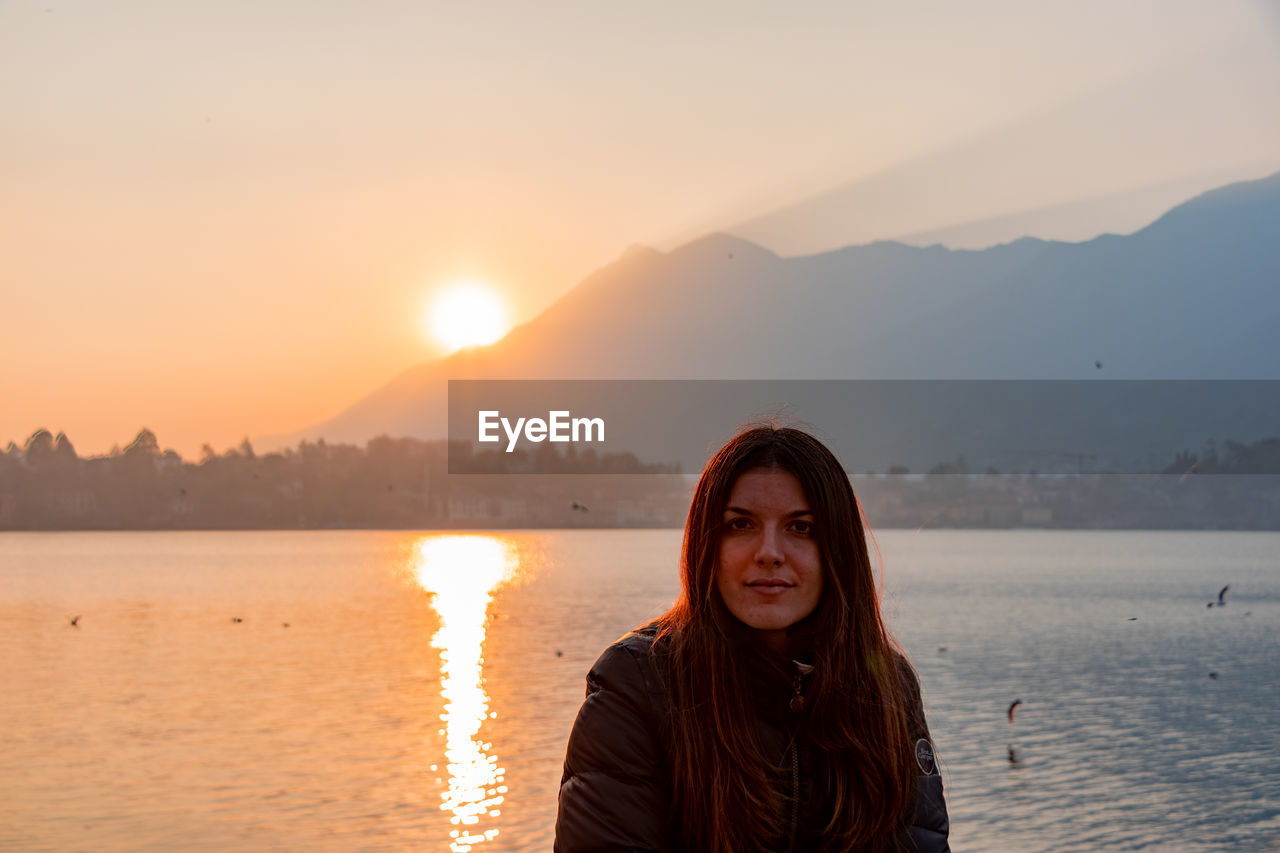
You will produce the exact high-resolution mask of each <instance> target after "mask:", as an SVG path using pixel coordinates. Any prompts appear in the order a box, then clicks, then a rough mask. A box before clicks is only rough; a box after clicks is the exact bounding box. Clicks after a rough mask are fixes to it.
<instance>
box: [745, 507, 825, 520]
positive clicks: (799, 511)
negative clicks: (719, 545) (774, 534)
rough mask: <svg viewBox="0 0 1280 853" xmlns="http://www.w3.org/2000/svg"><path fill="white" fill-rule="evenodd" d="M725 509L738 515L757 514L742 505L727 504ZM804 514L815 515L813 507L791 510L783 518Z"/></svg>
mask: <svg viewBox="0 0 1280 853" xmlns="http://www.w3.org/2000/svg"><path fill="white" fill-rule="evenodd" d="M724 511H725V512H736V513H737V514H738V515H755V513H754V512H752V511H751V510H749V509H743V508H742V507H737V506H727V507H725V508H724ZM802 515H813V510H811V509H797V510H792V511H791V512H789V513H787V514H786V515H784V516H783V518H798V517H799V516H802Z"/></svg>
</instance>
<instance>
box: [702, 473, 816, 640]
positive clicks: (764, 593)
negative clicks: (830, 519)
mask: <svg viewBox="0 0 1280 853" xmlns="http://www.w3.org/2000/svg"><path fill="white" fill-rule="evenodd" d="M722 521H723V525H722V527H721V533H720V548H719V555H718V560H717V563H716V588H717V589H718V590H719V591H720V597H721V598H722V599H723V600H724V603H725V606H726V607H728V608H729V612H730V613H732V614H733V615H734V616H736V617H737V618H738V621H740V622H742V623H743V624H744V625H746V626H747V627H749V628H754V629H755V630H756V631H758V632H759V633H760V634H761V636H762V637H763V639H764V640H765V642H767V643H768V644H769V645H770V647H772V648H774V649H776V650H778V651H780V652H784V653H787V652H790V651H792V650H791V649H788V648H787V631H788V629H790V628H791V627H792V626H793V625H795V624H796V623H797V622H799V621H801V620H802V619H804V618H805V617H806V616H808V615H809V614H810V613H812V612H813V611H814V608H816V607H817V606H818V602H819V601H821V600H822V557H821V555H820V554H819V553H818V543H817V541H816V540H815V539H814V530H813V512H812V511H811V510H810V507H809V501H808V500H807V499H806V498H805V495H804V489H802V488H801V487H800V481H799V480H797V479H796V478H795V477H794V476H793V475H792V474H789V473H788V472H786V471H783V470H780V469H777V468H752V469H751V470H750V471H747V472H746V473H744V474H742V475H741V476H740V477H738V479H737V482H735V483H734V484H733V489H732V490H731V491H730V492H729V500H728V502H727V503H726V505H725V510H724V518H723V519H722Z"/></svg>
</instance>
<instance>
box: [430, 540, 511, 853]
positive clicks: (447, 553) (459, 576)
mask: <svg viewBox="0 0 1280 853" xmlns="http://www.w3.org/2000/svg"><path fill="white" fill-rule="evenodd" d="M416 551H417V553H416V561H415V562H416V565H415V575H416V577H417V579H418V583H419V584H421V585H422V588H423V589H424V590H426V591H427V592H429V593H433V594H434V595H433V598H432V601H431V606H432V607H433V608H435V610H436V612H437V613H438V614H439V615H440V629H439V630H438V631H437V632H436V634H435V636H434V637H432V638H431V645H432V647H433V648H437V649H440V670H441V678H440V681H441V691H440V692H441V695H442V697H443V698H444V713H443V714H441V715H440V716H441V719H442V720H443V721H444V724H445V730H444V731H445V757H446V758H447V759H448V770H449V790H448V791H446V792H444V793H442V794H441V795H440V799H441V800H442V802H441V803H440V808H441V810H443V811H448V812H452V813H453V816H452V817H451V818H450V822H451V823H452V824H453V825H454V826H459V825H461V826H464V827H468V829H464V830H462V831H458V830H454V831H453V833H451V835H452V839H451V841H450V843H449V849H450V850H451V851H454V853H467V851H470V850H471V849H472V848H473V847H474V845H476V844H479V843H482V842H484V841H487V840H492V839H493V838H494V837H495V836H496V835H497V834H498V829H496V828H492V829H487V830H484V831H482V832H477V831H476V829H478V824H479V823H480V821H481V818H484V817H497V816H498V815H499V814H500V813H501V812H500V811H499V809H498V807H499V806H500V805H502V801H503V796H502V795H503V794H505V793H506V790H507V788H506V785H504V784H503V782H504V781H505V778H504V775H503V774H504V773H505V772H506V771H505V770H504V769H503V768H501V767H499V766H498V757H497V756H496V755H493V754H491V753H492V750H493V745H492V744H491V743H485V742H483V741H480V740H479V739H478V738H477V735H478V734H479V733H480V726H481V725H482V724H483V723H484V721H485V719H486V718H489V717H490V713H489V705H488V703H489V697H488V696H487V695H485V692H484V688H483V687H482V686H481V685H482V683H483V673H482V667H483V664H484V658H483V657H482V656H481V655H482V652H483V649H484V638H485V618H486V614H487V611H488V607H489V602H490V601H491V600H492V599H493V592H494V590H496V589H497V588H498V587H500V586H502V585H503V584H504V583H506V582H508V581H510V580H512V579H513V578H514V577H515V571H516V568H517V566H518V564H519V561H518V560H517V558H516V554H515V551H514V549H513V548H511V547H510V546H509V545H508V544H507V543H505V542H503V541H502V540H501V539H498V538H497V537H493V536H433V537H429V538H426V539H423V540H422V541H420V542H418V543H417V546H416ZM471 827H476V829H471Z"/></svg>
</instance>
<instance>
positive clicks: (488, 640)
mask: <svg viewBox="0 0 1280 853" xmlns="http://www.w3.org/2000/svg"><path fill="white" fill-rule="evenodd" d="M876 538H877V542H878V546H879V562H880V566H881V571H882V574H883V587H884V596H885V606H886V611H887V615H888V618H889V621H890V625H891V627H892V629H893V631H894V633H895V635H896V636H897V638H898V640H899V641H900V642H901V644H902V645H903V647H904V648H905V649H906V650H907V652H908V654H909V655H910V656H911V658H912V660H913V662H914V663H915V665H916V667H917V668H918V669H919V672H920V675H921V681H922V683H923V688H924V692H925V701H926V710H927V713H928V718H929V723H930V726H931V728H932V730H933V736H934V740H935V742H936V746H937V751H938V754H939V756H940V759H941V763H942V767H943V778H944V781H945V783H946V785H947V792H948V802H949V806H950V810H951V819H952V847H953V849H955V850H957V851H986V850H1002V851H1003V850H1008V851H1022V850H1025V851H1041V850H1049V849H1052V850H1055V851H1095V850H1139V849H1142V850H1165V849H1167V850H1179V851H1183V850H1185V851H1209V850H1257V849H1280V846H1277V845H1280V770H1278V769H1277V759H1278V758H1280V712H1277V710H1276V709H1277V708H1280V656H1278V655H1277V629H1278V628H1280V534H1276V533H1212V532H1211V533H1203V532H1159V533H1147V532H1081V531H1066V532H1057V531H995V532H992V531H935V530H922V531H919V532H914V531H901V530H888V531H881V532H879V533H878V535H877V537H876ZM679 544H680V532H679V531H676V530H655V531H529V532H502V533H476V534H466V533H457V534H450V533H434V532H433V533H422V534H415V533H408V532H382V531H359V532H356V531H333V532H328V531H326V532H313V531H289V532H252V533H250V532H181V533H136V532H124V533H54V534H42V533H6V534H3V535H0V642H2V643H3V649H4V654H3V655H0V684H3V692H2V693H0V719H3V725H0V848H3V849H15V850H17V849H20V850H32V851H36V850H59V851H61V850H88V849H93V850H125V849H128V850H159V849H166V850H167V849H175V848H176V849H183V850H226V849H237V850H265V849H298V850H313V849H332V850H351V849H369V850H381V849H392V850H394V849H401V848H403V849H415V850H440V851H446V850H453V851H459V853H465V851H468V850H469V851H474V853H500V851H547V850H550V848H551V841H552V832H553V825H554V820H555V809H556V792H557V788H558V785H559V779H560V770H561V767H560V764H561V761H562V759H563V755H564V745H565V740H566V738H567V736H568V732H569V728H570V726H571V725H572V722H573V718H574V715H575V713H576V711H577V707H578V705H579V703H580V702H581V700H582V695H583V689H584V682H583V679H584V676H585V674H586V671H587V669H588V668H589V667H590V665H591V663H592V661H593V660H594V659H595V658H596V656H597V655H598V654H599V653H600V651H601V650H602V649H603V648H604V647H605V646H606V645H607V644H608V643H609V642H611V641H612V640H614V639H615V638H617V637H618V636H619V635H621V634H622V633H624V632H625V631H626V630H628V629H629V628H631V627H633V626H635V625H637V624H639V623H642V622H644V621H646V620H648V619H649V618H651V617H652V616H654V615H656V614H658V613H660V612H661V611H662V610H663V609H664V608H665V607H666V605H667V604H669V603H670V601H671V600H672V598H673V597H674V595H675V592H676V588H677V579H676V570H675V564H676V559H677V552H678V549H679ZM1227 583H1230V584H1231V589H1230V591H1229V592H1228V594H1227V602H1228V604H1227V606H1225V607H1206V606H1205V605H1206V603H1207V602H1210V601H1213V600H1216V596H1217V592H1218V589H1219V588H1220V587H1222V586H1223V585H1224V584H1227ZM75 616H79V617H80V618H79V620H78V622H77V624H75V625H72V624H71V621H70V620H71V619H72V618H73V617H75ZM1211 673H1212V674H1213V677H1211V676H1210V674H1211ZM1014 699H1021V700H1022V701H1023V704H1022V705H1021V706H1020V707H1019V708H1018V712H1017V715H1016V718H1015V722H1014V723H1009V722H1008V720H1007V719H1006V713H1005V712H1006V709H1007V707H1008V706H1009V703H1010V702H1012V701H1013V700H1014ZM1011 749H1012V750H1013V751H1014V754H1015V755H1016V756H1017V759H1018V760H1017V762H1016V763H1011V762H1010V760H1009V751H1010V750H1011Z"/></svg>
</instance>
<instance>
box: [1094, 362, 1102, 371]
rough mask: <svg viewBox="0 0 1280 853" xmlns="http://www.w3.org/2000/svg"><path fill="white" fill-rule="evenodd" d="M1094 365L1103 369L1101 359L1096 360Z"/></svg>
mask: <svg viewBox="0 0 1280 853" xmlns="http://www.w3.org/2000/svg"><path fill="white" fill-rule="evenodd" d="M1093 366H1094V367H1095V368H1097V369H1098V370H1101V369H1102V362H1100V361H1095V362H1094V363H1093Z"/></svg>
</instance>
